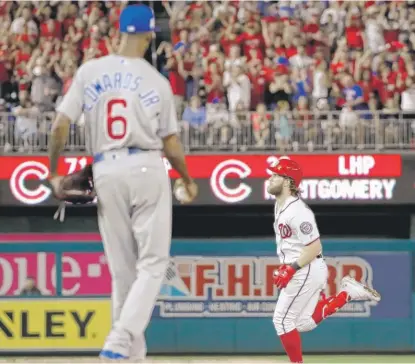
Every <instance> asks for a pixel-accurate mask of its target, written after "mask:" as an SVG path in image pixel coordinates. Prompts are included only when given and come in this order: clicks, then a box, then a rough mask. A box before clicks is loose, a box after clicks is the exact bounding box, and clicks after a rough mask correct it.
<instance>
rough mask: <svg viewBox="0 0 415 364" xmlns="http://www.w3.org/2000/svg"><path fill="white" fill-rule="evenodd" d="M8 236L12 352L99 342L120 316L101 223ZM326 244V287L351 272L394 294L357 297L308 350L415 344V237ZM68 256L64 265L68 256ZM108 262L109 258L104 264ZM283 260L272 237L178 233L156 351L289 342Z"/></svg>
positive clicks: (333, 288) (152, 334)
mask: <svg viewBox="0 0 415 364" xmlns="http://www.w3.org/2000/svg"><path fill="white" fill-rule="evenodd" d="M84 235H85V236H84ZM0 238H1V239H0V256H1V257H2V258H4V257H5V256H7V258H6V259H5V261H6V262H7V264H5V263H4V262H3V263H2V264H1V265H0V280H5V281H6V282H5V283H3V286H2V292H3V294H5V296H3V297H2V301H1V305H0V306H1V310H0V351H1V352H10V351H19V352H25V353H29V352H35V351H37V352H39V351H41V352H43V353H54V352H56V351H77V352H79V351H85V352H86V351H90V352H96V351H97V350H99V349H100V347H101V345H102V343H103V340H104V335H106V334H107V333H108V330H109V328H110V325H111V317H110V300H109V291H110V280H109V279H108V276H107V274H108V271H106V269H107V268H106V267H105V266H106V262H104V261H103V260H102V244H101V242H100V241H99V240H98V238H97V236H96V234H67V235H66V234H49V235H48V234H39V235H36V234H32V235H30V237H29V236H27V237H26V238H24V236H23V234H16V235H15V236H14V235H12V236H10V237H9V238H7V234H2V235H1V236H0ZM323 243H324V255H325V257H324V259H325V260H326V262H327V264H328V267H329V277H328V281H327V286H326V289H325V293H326V295H333V294H336V293H338V292H339V290H340V282H341V278H342V277H344V276H345V275H352V276H353V277H355V278H356V279H357V280H359V281H361V282H363V283H365V284H367V285H369V286H370V287H375V288H376V289H377V290H378V291H379V292H380V293H381V295H382V300H381V301H380V302H379V303H378V304H375V303H372V302H363V301H361V302H359V301H358V302H354V303H349V304H347V305H346V306H345V307H344V308H343V309H342V310H341V311H339V312H337V313H336V314H335V315H334V316H333V317H332V318H330V319H328V320H325V321H324V322H323V323H322V325H321V327H320V326H319V327H318V329H317V330H315V331H313V333H312V334H307V335H304V342H303V344H304V349H305V350H307V351H310V352H313V351H314V352H318V351H320V352H321V351H327V350H329V351H330V350H332V351H340V352H342V351H343V352H344V351H356V350H357V351H359V350H360V351H408V350H413V347H414V346H413V345H415V344H414V342H413V337H414V336H413V333H414V332H415V321H414V317H415V316H414V315H413V312H414V308H415V305H414V303H415V296H414V295H413V278H414V276H413V274H414V270H413V269H414V268H413V267H414V265H413V253H414V252H415V242H412V241H403V240H385V241H382V240H376V241H374V240H363V241H362V240H356V239H342V240H331V239H324V242H323ZM61 257H62V263H63V264H59V262H58V258H59V259H60V258H61ZM64 257H66V258H64ZM64 261H65V263H64ZM69 261H70V262H71V263H68V262H69ZM97 262H100V264H101V263H103V264H102V267H101V270H100V271H99V270H98V268H97V266H96V264H97ZM278 264H279V262H278V259H277V258H276V255H275V242H274V241H272V240H251V239H242V240H226V239H218V240H212V239H208V240H199V239H197V240H175V241H173V244H172V259H171V262H170V265H169V267H168V269H167V272H166V276H165V280H164V282H163V285H162V288H161V291H160V293H159V298H158V301H157V306H156V308H155V310H154V312H153V317H152V321H151V324H150V327H149V328H148V330H147V333H146V336H147V339H148V347H149V352H151V353H153V354H154V353H200V352H203V353H222V354H223V353H224V352H226V353H275V351H276V349H277V350H278V351H281V350H282V348H280V347H278V348H276V345H278V341H276V339H275V330H274V327H273V323H272V314H273V310H274V307H275V302H276V299H277V298H278V290H277V289H276V288H275V287H274V286H273V284H272V280H271V276H272V271H273V270H274V269H275V268H276V267H278ZM91 265H92V268H90V266H91ZM5 267H6V268H5ZM45 267H46V268H45ZM5 269H6V270H8V271H9V273H7V274H5V273H4V271H5ZM10 272H12V274H10ZM25 272H27V274H26V273H25ZM99 272H100V273H101V275H102V276H101V275H99V274H98V273H99ZM391 272H393V274H391ZM28 274H31V275H32V276H33V277H34V278H35V280H36V284H37V285H38V287H39V288H42V289H43V288H44V287H46V290H47V291H46V292H42V293H44V296H43V297H39V298H37V297H36V298H34V297H24V296H19V292H20V290H19V285H18V282H19V281H24V279H25V277H26V276H27V275H28ZM54 277H55V278H54ZM14 281H17V283H15V282H14ZM55 281H56V282H62V284H61V285H60V289H59V288H56V289H55V285H56V286H59V284H55ZM42 282H43V283H42ZM45 282H46V283H45ZM94 286H99V287H100V288H99V289H97V288H96V287H94ZM6 288H7V289H6ZM101 294H102V295H101ZM98 295H99V297H98ZM63 296H64V297H63ZM98 323H99V324H98ZM218 328H219V329H218ZM195 332H197V333H198V335H195V334H194V333H195ZM252 332H255V333H257V335H258V336H255V337H254V336H253V335H252V334H251V333H252ZM333 332H335V333H336V335H333V334H332V333H333ZM328 348H329V349H328Z"/></svg>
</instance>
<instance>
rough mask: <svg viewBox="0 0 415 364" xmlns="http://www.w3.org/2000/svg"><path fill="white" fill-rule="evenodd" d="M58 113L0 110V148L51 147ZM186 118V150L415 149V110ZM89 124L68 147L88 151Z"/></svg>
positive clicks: (77, 129) (211, 112)
mask: <svg viewBox="0 0 415 364" xmlns="http://www.w3.org/2000/svg"><path fill="white" fill-rule="evenodd" d="M53 117H54V113H43V114H38V115H36V116H33V117H31V118H23V119H22V118H20V117H17V116H15V115H14V114H12V113H0V152H2V153H6V154H7V153H16V152H22V153H35V152H36V153H39V152H46V151H47V148H48V143H49V134H50V129H51V125H52V120H53ZM192 125H193V124H191V123H188V122H185V121H181V122H180V126H181V131H180V133H181V138H182V141H183V144H184V146H185V149H186V151H187V152H217V151H223V152H225V151H233V152H236V151H238V152H245V151H256V152H259V151H277V152H279V151H281V152H289V151H293V152H296V151H299V152H301V151H308V152H313V151H315V152H317V151H350V150H362V151H363V150H370V151H383V150H412V149H415V112H414V113H405V112H402V111H389V112H386V111H318V110H315V111H304V112H297V113H295V112H288V113H279V112H267V113H266V114H262V115H259V114H258V113H256V112H246V111H242V112H235V113H231V112H228V111H227V110H226V109H223V108H222V109H214V108H210V109H208V111H207V112H206V122H205V123H203V124H202V126H199V127H194V126H192ZM84 134H85V133H84V123H83V121H80V122H78V123H75V124H73V125H71V128H70V135H69V138H68V142H67V145H66V150H67V151H72V152H83V151H85V150H86V147H85V136H84Z"/></svg>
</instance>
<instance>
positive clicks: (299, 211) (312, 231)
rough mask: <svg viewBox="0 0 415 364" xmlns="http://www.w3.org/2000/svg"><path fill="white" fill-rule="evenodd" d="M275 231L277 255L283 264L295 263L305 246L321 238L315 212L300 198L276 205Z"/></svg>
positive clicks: (289, 199) (291, 198) (292, 198)
mask: <svg viewBox="0 0 415 364" xmlns="http://www.w3.org/2000/svg"><path fill="white" fill-rule="evenodd" d="M274 231H275V237H276V243H277V254H278V257H279V258H280V262H281V263H283V264H291V263H294V262H295V261H296V260H297V259H298V258H299V257H300V255H301V252H302V251H303V249H304V246H306V245H308V244H311V243H313V242H314V241H316V240H317V239H318V238H319V237H320V233H319V231H318V228H317V224H316V219H315V217H314V213H313V211H311V209H310V208H309V207H308V206H307V205H306V204H305V203H304V201H303V200H301V199H300V198H299V197H293V196H292V197H289V198H288V199H287V200H286V201H285V203H284V205H283V206H278V204H277V203H276V204H275V222H274Z"/></svg>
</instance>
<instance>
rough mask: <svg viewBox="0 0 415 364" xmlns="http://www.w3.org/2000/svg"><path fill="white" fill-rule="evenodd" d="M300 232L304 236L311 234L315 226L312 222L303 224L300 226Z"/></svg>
mask: <svg viewBox="0 0 415 364" xmlns="http://www.w3.org/2000/svg"><path fill="white" fill-rule="evenodd" d="M300 230H301V232H302V233H303V234H304V235H308V234H311V232H312V231H313V225H312V224H311V223H310V222H306V221H305V222H303V223H301V225H300Z"/></svg>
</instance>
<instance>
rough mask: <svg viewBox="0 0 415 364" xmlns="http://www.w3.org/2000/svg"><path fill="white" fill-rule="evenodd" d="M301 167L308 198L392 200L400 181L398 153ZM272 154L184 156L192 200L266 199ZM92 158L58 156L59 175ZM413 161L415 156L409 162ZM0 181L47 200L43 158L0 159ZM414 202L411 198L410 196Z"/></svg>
mask: <svg viewBox="0 0 415 364" xmlns="http://www.w3.org/2000/svg"><path fill="white" fill-rule="evenodd" d="M288 157H289V158H291V159H293V160H295V161H297V162H298V163H299V164H300V165H301V166H302V169H303V180H302V182H301V185H300V189H301V191H302V192H301V197H302V198H304V199H305V200H307V201H308V202H311V203H313V202H318V203H324V202H330V201H331V202H334V203H337V202H342V201H343V202H353V203H356V202H360V201H362V202H363V201H367V202H375V201H384V202H388V201H390V202H395V201H397V198H399V196H400V192H399V191H398V190H399V185H400V183H402V181H401V180H402V175H403V162H402V156H400V155H396V154H370V155H369V154H366V155H365V154H362V155H346V154H319V155H291V156H288ZM279 158H280V156H277V155H227V154H223V155H190V156H187V158H186V159H187V164H188V168H189V171H190V174H191V175H192V177H193V178H195V180H196V181H197V182H198V184H199V187H200V188H199V191H200V194H199V196H198V198H197V199H196V201H195V204H202V205H203V204H252V203H253V204H258V203H272V201H273V196H270V195H269V194H268V192H267V185H268V179H269V176H270V172H269V171H268V170H267V168H268V167H270V166H272V165H274V164H275V163H278V160H279ZM91 162H92V159H91V158H90V157H86V156H69V157H68V156H65V157H61V159H60V160H59V165H58V172H59V173H60V174H68V173H72V172H74V171H77V170H79V169H81V168H83V167H85V166H86V165H87V164H88V163H91ZM413 162H414V163H415V158H414V161H413ZM0 163H1V165H2V169H1V170H0V189H1V190H2V191H3V190H4V184H2V182H1V180H3V181H7V185H8V190H9V196H10V197H7V194H4V193H3V196H6V198H5V199H4V200H5V201H6V202H4V201H2V202H1V203H3V204H4V203H6V204H10V203H11V204H16V203H19V204H23V205H39V204H51V203H55V202H53V199H52V198H51V196H52V193H51V190H50V189H49V188H48V187H47V186H45V185H43V184H42V183H41V181H42V180H44V179H45V178H47V176H48V173H49V170H48V165H49V163H48V158H47V157H46V156H26V157H21V156H2V157H0ZM164 163H165V167H166V171H167V172H168V174H169V175H170V177H171V178H172V179H175V178H178V177H179V175H178V173H177V172H176V171H175V170H173V169H172V167H171V165H170V163H169V162H168V160H167V159H164ZM414 201H415V198H414Z"/></svg>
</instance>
